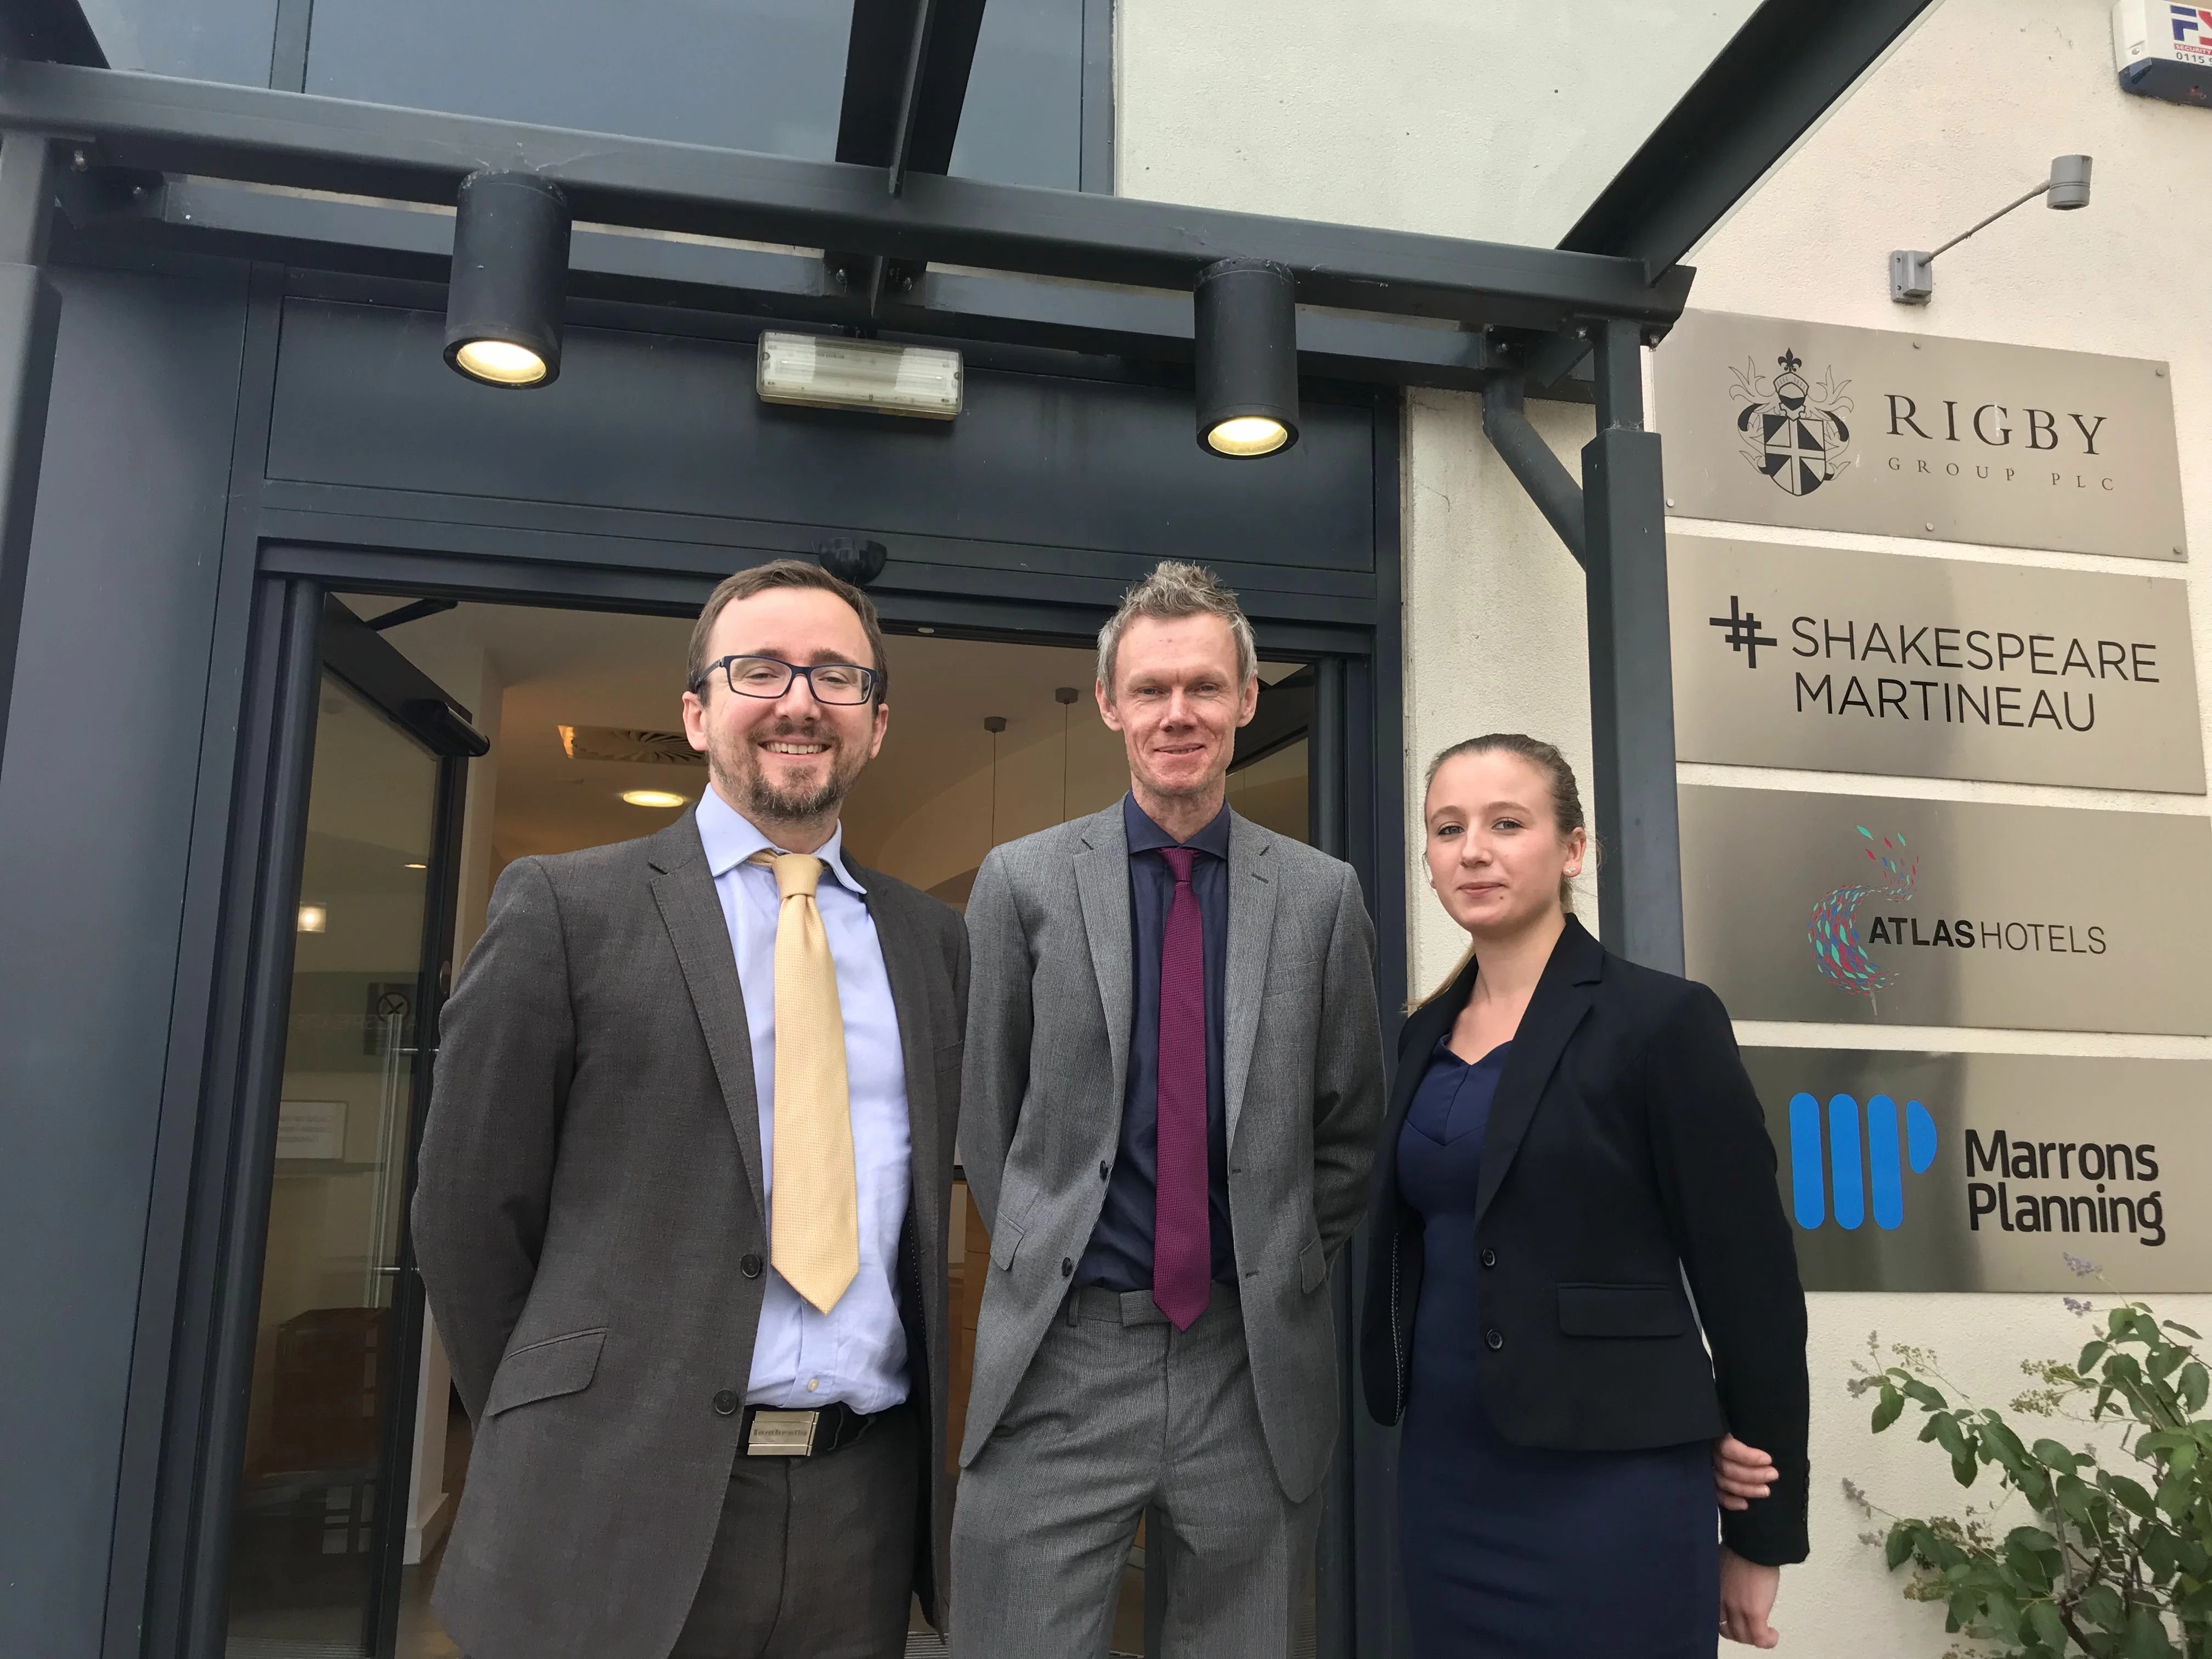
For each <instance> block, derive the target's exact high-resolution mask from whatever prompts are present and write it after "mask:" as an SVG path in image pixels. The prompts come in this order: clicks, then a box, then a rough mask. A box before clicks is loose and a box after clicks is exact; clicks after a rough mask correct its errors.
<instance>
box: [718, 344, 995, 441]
mask: <svg viewBox="0 0 2212 1659" xmlns="http://www.w3.org/2000/svg"><path fill="white" fill-rule="evenodd" d="M759 387H760V395H761V400H762V401H763V403H771V404H805V405H806V406H807V407H809V408H812V409H866V410H875V411H876V412H877V413H878V414H883V415H913V416H921V418H922V419H924V420H929V421H949V420H951V418H952V417H953V416H956V415H957V414H958V413H959V412H960V404H961V398H962V375H961V366H960V354H959V353H958V352H957V351H940V350H937V349H933V348H931V347H928V346H899V345H884V344H883V343H881V342H879V341H876V340H848V339H845V338H843V337H840V336H836V335H820V334H779V333H775V332H769V333H766V334H763V335H762V336H761V337H760V379H759Z"/></svg>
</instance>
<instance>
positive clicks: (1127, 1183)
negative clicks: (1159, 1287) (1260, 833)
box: [1075, 795, 1237, 1291]
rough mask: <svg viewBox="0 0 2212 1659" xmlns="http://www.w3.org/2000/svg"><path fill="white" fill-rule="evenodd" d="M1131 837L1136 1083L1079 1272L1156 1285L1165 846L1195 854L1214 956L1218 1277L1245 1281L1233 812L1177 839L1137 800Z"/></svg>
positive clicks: (1209, 1115)
mask: <svg viewBox="0 0 2212 1659" xmlns="http://www.w3.org/2000/svg"><path fill="white" fill-rule="evenodd" d="M1121 823H1122V827H1123V828H1124V829H1126V830H1127V832H1128V836H1129V919H1130V921H1131V922H1132V923H1133V927H1131V930H1130V932H1131V936H1132V938H1133V939H1134V941H1135V944H1136V956H1137V959H1136V962H1135V963H1134V964H1133V966H1134V968H1135V970H1136V971H1135V974H1134V975H1133V977H1134V980H1135V986H1134V989H1135V995H1134V997H1133V999H1132V1001H1133V1006H1132V1008H1131V1009H1130V1021H1129V1087H1128V1092H1127V1094H1125V1095H1124V1096H1123V1097H1122V1100H1121V1146H1119V1148H1118V1149H1117V1151H1116V1152H1115V1158H1114V1168H1113V1174H1112V1176H1111V1177H1110V1178H1109V1180H1108V1182H1106V1204H1105V1207H1104V1208H1103V1209H1102V1210H1101V1211H1100V1212H1098V1225H1097V1230H1096V1231H1093V1232H1092V1233H1091V1244H1090V1248H1088V1249H1085V1251H1084V1253H1083V1260H1082V1261H1080V1262H1079V1263H1078V1264H1077V1266H1076V1269H1075V1282H1076V1283H1077V1284H1078V1285H1103V1287H1104V1288H1106V1289H1107V1290H1109V1291H1149V1290H1151V1289H1152V1219H1153V1211H1154V1207H1155V1205H1156V1201H1157V1200H1156V1198H1155V1192H1156V1187H1155V1182H1156V1181H1157V1179H1158V1177H1157V1175H1156V1171H1157V1170H1158V1162H1157V1159H1158V1148H1159V1117H1160V1073H1159V1061H1160V946H1161V943H1162V941H1163V940H1164V939H1165V938H1166V935H1167V926H1168V906H1169V905H1170V903H1171V902H1173V901H1174V898H1175V874H1174V872H1172V871H1170V869H1169V868H1168V861H1167V860H1165V859H1164V858H1162V857H1161V856H1160V855H1159V852H1158V849H1159V848H1163V847H1174V846H1176V845H1178V844H1180V845H1182V846H1186V847H1192V848H1196V849H1197V850H1198V854H1199V856H1198V857H1196V858H1194V859H1193V860H1191V872H1190V885H1191V891H1192V892H1193V894H1194V895H1195V896H1196V897H1197V899H1198V919H1199V930H1200V933H1201V934H1202V935H1203V937H1204V944H1203V946H1202V950H1203V952H1204V955H1205V957H1206V1209H1207V1212H1208V1219H1209V1220H1210V1221H1211V1222H1212V1229H1211V1231H1212V1238H1213V1277H1214V1279H1215V1280H1216V1282H1217V1283H1221V1284H1230V1285H1233V1284H1235V1283H1236V1282H1237V1250H1236V1246H1235V1245H1234V1244H1233V1243H1231V1237H1230V1232H1229V1111H1228V1106H1227V1103H1226V1102H1225V1098H1224V1096H1223V1094H1222V1086H1221V1076H1222V1063H1221V1047H1222V1030H1223V1028H1224V1026H1225V1024H1226V1022H1225V1018H1224V1016H1223V1012H1222V1007H1223V1003H1222V996H1223V989H1222V987H1223V985H1224V982H1225V978H1226V975H1227V973H1228V969H1229V808H1228V807H1227V806H1226V805H1224V806H1223V807H1222V809H1221V811H1219V812H1218V813H1217V814H1215V816H1214V817H1213V821H1212V823H1208V824H1207V825H1206V827H1205V828H1204V829H1200V831H1199V832H1198V833H1197V834H1196V835H1194V836H1192V837H1191V838H1190V839H1189V840H1188V842H1182V843H1178V842H1176V838H1175V837H1174V836H1170V834H1168V832H1167V831H1166V830H1164V829H1161V828H1160V826H1159V825H1158V824H1157V823H1153V822H1152V819H1151V817H1148V816H1147V815H1146V812H1145V811H1144V809H1143V808H1141V807H1139V805H1137V801H1136V797H1135V796H1133V795H1124V796H1123V797H1122V798H1121Z"/></svg>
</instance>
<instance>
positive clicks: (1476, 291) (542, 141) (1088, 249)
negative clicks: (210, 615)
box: [0, 61, 1691, 331]
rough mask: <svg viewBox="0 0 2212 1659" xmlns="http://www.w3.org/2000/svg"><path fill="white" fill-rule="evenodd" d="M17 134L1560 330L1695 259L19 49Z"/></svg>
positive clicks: (635, 218) (1019, 266) (129, 162)
mask: <svg viewBox="0 0 2212 1659" xmlns="http://www.w3.org/2000/svg"><path fill="white" fill-rule="evenodd" d="M0 131H31V132H42V133H48V134H52V135H55V136H57V137H63V138H65V139H70V140H76V141H83V142H86V143H90V144H91V145H92V146H93V148H94V150H95V151H96V155H97V160H98V161H99V163H100V164H101V165H103V166H111V167H126V168H135V169H142V170H143V171H146V172H149V173H165V174H170V175H176V174H195V175H201V176H206V177H212V178H217V179H234V180H239V181H242V182H247V183H255V184H265V185H289V186H293V187H295V188H301V189H308V190H317V191H335V192H343V193H347V194H355V195H364V196H373V197H386V198H389V199H394V200H399V201H413V202H434V203H438V204H451V203H452V202H453V198H454V195H455V192H456V191H457V190H458V188H459V184H460V181H461V179H463V178H464V177H465V176H466V175H467V174H468V173H471V172H474V171H475V170H476V169H477V168H478V167H485V166H490V165H497V166H500V167H512V168H519V169H525V170H528V171H532V172H535V173H540V174H542V175H543V176H544V177H546V178H548V179H552V180H554V181H556V182H557V183H558V184H560V185H561V186H562V188H563V189H564V190H565V191H567V192H568V197H569V199H570V201H571V202H572V203H573V204H574V207H575V213H576V218H577V220H578V222H580V223H600V224H611V225H621V226H628V227H632V228H642V229H653V230H672V231H683V232H689V233H692V234H702V235H708V236H720V237H727V238H732V239H738V240H750V241H766V242H778V243H783V244H787V245H793V246H803V247H814V248H838V249H847V250H854V251H857V252H864V253H868V254H872V255H880V256H883V257H884V258H893V259H901V260H905V261H908V262H911V263H915V264H921V263H927V262H935V263H939V264H957V265H973V266H981V267H983V268H985V269H987V270H999V271H1006V272H1010V273H1019V274H1024V275H1030V276H1062V277H1074V278H1079V279H1089V280H1091V281H1094V282H1103V283H1125V284H1128V285H1131V286H1134V287H1140V288H1158V289H1179V290H1182V291H1184V292H1188V291H1189V289H1191V288H1192V287H1193V286H1194V283H1195V280H1196V277H1197V274H1198V272H1199V271H1200V270H1202V269H1204V267H1206V265H1208V264H1212V262H1213V261H1214V260H1216V259H1220V258H1232V257H1237V258H1267V259H1273V260H1275V261H1277V262H1278V263H1279V264H1284V265H1285V266H1287V267H1289V268H1290V270H1291V271H1292V272H1294V273H1295V275H1296V276H1297V291H1298V298H1299V300H1300V301H1302V302H1304V303H1306V304H1309V305H1324V306H1334V307H1344V308H1346V309H1350V310H1357V311H1365V312H1380V313H1395V314H1400V315H1407V316H1424V317H1432V318H1443V319H1449V320H1452V321H1455V322H1460V323H1463V324H1469V325H1476V326H1491V325H1507V326H1512V327H1518V328H1532V329H1543V330H1550V329H1553V328H1556V327H1559V326H1560V325H1563V324H1565V323H1566V322H1567V321H1568V320H1569V319H1590V318H1610V319H1623V320H1626V321H1631V322H1634V323H1636V324H1638V325H1641V326H1642V327H1644V329H1645V330H1646V331H1653V330H1663V329H1664V328H1665V327H1667V326H1668V325H1669V324H1671V323H1672V322H1673V321H1674V319H1675V318H1676V317H1677V316H1679V315H1680V313H1681V310H1682V307H1683V304H1684V302H1685V301H1686V299H1687V297H1688V294H1689V286H1690V279H1691V272H1690V271H1688V270H1685V269H1680V268H1677V269H1674V270H1668V271H1666V272H1664V273H1663V274H1662V276H1660V278H1659V279H1658V280H1657V281H1656V282H1650V281H1647V279H1646V276H1645V272H1644V267H1643V265H1642V264H1640V263H1638V261H1635V260H1632V259H1626V258H1614V257H1609V256H1603V255H1596V254H1589V253H1580V252H1562V251H1560V250H1558V249H1553V248H1533V247H1517V246H1510V245H1506V244H1501V243H1495V242H1476V241H1465V240H1458V239H1455V238H1452V237H1444V236H1423V235H1416V234H1411V233H1408V232H1403V231H1390V230H1376V229H1370V228H1364V227H1360V226H1354V225H1333V224H1316V223H1312V222H1307V221H1304V220H1297V219H1277V218H1270V217H1266V216H1261V215H1257V214H1244V213H1230V212H1225V211H1221V210H1216V209H1206V208H1195V207H1185V206H1181V205H1176V204H1165V203H1156V202H1144V201H1138V200H1135V199H1133V198H1130V197H1111V196H1102V195H1096V194H1084V193H1081V192H1078V191H1053V190H1037V189H1030V188H1026V187H1024V186H1020V185H997V184H987V183H984V182H982V181H980V180H977V179H951V178H945V177H941V176H929V175H917V176H914V177H912V178H909V179H908V182H907V186H906V190H905V192H904V193H903V194H902V195H900V196H896V197H894V196H892V195H890V193H889V192H888V191H887V190H886V188H885V178H886V174H885V173H884V170H883V169H881V168H878V167H858V166H854V165H851V164H848V163H842V162H836V161H797V160H793V159H791V158H788V157H783V156H773V155H751V154H749V153H746V152H744V151H738V150H719V149H706V148H704V147H702V146H698V145H693V144H679V143H666V142H663V141H659V140H653V139H642V138H628V137H611V136H609V135H606V134H602V133H585V132H573V131H566V130H564V129H561V128H556V127H536V126H529V125H522V124H520V123H515V122H508V121H494V120H488V119H483V118H477V117H471V116H459V115H448V114H439V113H433V112H425V111H421V110H405V109H396V108H392V107H389V106H383V105H374V104H360V103H353V102H349V101H348V100H343V99H334V98H319V97H312V96H309V95H307V94H301V93H289V92H276V91H271V90H269V89H266V88H257V87H238V86H223V85H217V84H216V83H213V82H197V81H183V80H172V79H168V78H167V77H163V76H148V75H138V74H135V73H125V72H123V71H118V70H88V69H78V68H73V67H65V66H63V65H59V64H30V63H24V62H21V61H9V62H8V63H6V64H4V65H0Z"/></svg>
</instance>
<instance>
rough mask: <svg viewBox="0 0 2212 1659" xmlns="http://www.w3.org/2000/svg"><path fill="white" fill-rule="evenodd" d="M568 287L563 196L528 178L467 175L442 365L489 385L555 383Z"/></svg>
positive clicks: (456, 220) (456, 219)
mask: <svg viewBox="0 0 2212 1659" xmlns="http://www.w3.org/2000/svg"><path fill="white" fill-rule="evenodd" d="M567 287H568V197H566V196H564V195H562V193H561V189H560V186H559V185H555V184H553V183H551V182H550V181H549V180H547V179H540V178H538V176H536V175H535V174H534V173H495V172H491V171H489V170H487V171H485V172H482V173H471V174H470V175H469V176H468V177H467V178H465V179H462V180H461V193H460V197H459V201H458V203H457V204H456V208H455V212H454V216H453V276H452V277H451V279H450V280H449V282H448V283H447V289H446V361H447V362H448V363H451V364H452V365H453V368H456V369H457V370H459V372H460V373H461V374H465V375H467V376H468V377H469V378H470V379H471V380H481V381H483V384H485V385H486V386H513V387H523V386H550V385H551V384H552V383H553V382H554V381H555V380H558V379H559V378H560V375H561V298H562V293H563V291H564V290H565V289H567Z"/></svg>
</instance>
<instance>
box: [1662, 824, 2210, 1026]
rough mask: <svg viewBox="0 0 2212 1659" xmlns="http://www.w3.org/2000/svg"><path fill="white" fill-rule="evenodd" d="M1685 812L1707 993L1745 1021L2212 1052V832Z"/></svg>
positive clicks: (1686, 906)
mask: <svg viewBox="0 0 2212 1659" xmlns="http://www.w3.org/2000/svg"><path fill="white" fill-rule="evenodd" d="M1680 800H1681V824H1682V922H1683V934H1684V945H1685V951H1686V957H1687V959H1688V967H1689V972H1690V975H1691V977H1692V978H1693V979H1700V980H1703V981H1705V982H1706V983H1707V984H1709V985H1711V987H1713V989H1714V990H1716V991H1717V992H1718V993H1719V994H1720V996H1721V1000H1723V1002H1725V1003H1726V1004H1727V1005H1728V1007H1729V1012H1730V1013H1732V1014H1733V1015H1735V1018H1738V1019H1766V1020H1813V1021H1826V1022H1838V1023H1847V1024H1848V1023H1856V1022H1864V1023H1866V1024H1871V1025H1971V1026H1979V1027H1985V1028H1998V1029H2007V1030H2055V1031H2158V1032H2170V1033H2178V1034H2182V1035H2186V1036H2206V1035H2212V973H2208V972H2206V971H2205V967H2204V959H2203V948H2204V941H2205V940H2206V939H2208V938H2212V819H2207V818H2203V817H2177V816H2169V815H2166V814H2160V813H2149V812H2104V811H2079V810H2075V809H2071V808H2067V807H2056V806H2013V805H1990V804H1986V803H1982V802H1966V801H1936V800H1899V799H1894V798H1891V797H1869V796H1862V795H1826V794H1814V793H1801V792H1796V791H1786V790H1774V789H1727V788H1719V787H1711V786H1701V785H1685V786H1684V787H1682V789H1681V792H1680Z"/></svg>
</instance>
